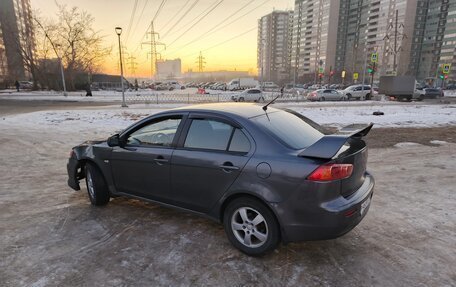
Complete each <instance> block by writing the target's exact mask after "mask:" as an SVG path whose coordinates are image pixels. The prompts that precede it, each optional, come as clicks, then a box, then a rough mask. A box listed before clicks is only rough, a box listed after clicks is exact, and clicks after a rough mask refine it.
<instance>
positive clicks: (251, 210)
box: [67, 103, 374, 256]
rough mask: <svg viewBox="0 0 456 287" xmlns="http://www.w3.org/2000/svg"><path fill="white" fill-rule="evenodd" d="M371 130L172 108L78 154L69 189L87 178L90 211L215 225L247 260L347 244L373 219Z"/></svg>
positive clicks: (214, 108)
mask: <svg viewBox="0 0 456 287" xmlns="http://www.w3.org/2000/svg"><path fill="white" fill-rule="evenodd" d="M371 127H372V124H370V125H352V126H348V127H346V128H343V129H341V130H340V131H339V132H337V133H335V134H326V133H325V132H324V130H323V129H322V128H321V127H320V126H319V125H318V124H316V123H315V122H313V121H311V120H310V119H308V118H306V117H304V116H302V115H301V114H298V113H295V112H293V111H289V110H279V109H275V108H272V107H268V105H266V106H263V107H261V106H260V105H255V104H245V103H244V104H235V103H231V104H208V105H198V106H191V107H185V108H180V109H174V110H169V111H166V112H162V113H159V114H155V115H152V116H149V117H147V118H145V119H143V120H140V121H139V122H137V123H135V124H133V125H132V126H130V127H128V128H126V129H125V130H124V131H122V132H121V133H120V134H116V135H113V136H111V137H110V138H109V139H108V140H101V141H91V142H85V143H83V144H81V145H78V146H76V147H74V148H73V149H72V151H71V155H70V158H69V161H68V164H67V170H68V177H69V178H68V185H69V186H70V187H71V188H73V189H75V190H79V189H80V185H79V181H80V180H81V179H84V178H85V181H86V186H87V191H88V196H89V199H90V201H91V203H92V204H93V205H105V204H107V203H108V202H109V201H110V198H111V197H114V196H126V197H130V198H136V199H141V200H146V201H151V202H155V203H159V204H162V205H165V206H168V207H173V208H178V209H181V210H185V211H189V212H194V213H196V214H199V215H202V216H205V217H208V218H210V219H213V220H216V221H218V222H221V223H222V224H223V225H224V228H225V231H226V234H227V236H228V239H229V240H230V242H231V243H232V244H233V245H234V246H235V247H237V248H238V249H240V250H241V251H242V252H244V253H246V254H248V255H253V256H255V255H262V254H265V253H266V252H269V251H271V250H273V249H275V248H276V246H277V245H278V244H279V243H280V242H284V243H287V242H293V241H302V240H318V239H331V238H336V237H339V236H342V235H344V234H345V233H347V232H349V231H350V230H351V229H353V228H354V227H355V226H356V225H357V224H358V223H359V222H360V221H361V220H362V219H363V217H364V216H366V213H367V211H368V209H369V205H370V201H371V198H372V194H373V188H374V179H373V177H372V176H371V175H370V174H369V173H368V172H367V171H366V163H367V146H366V143H365V142H364V141H363V140H362V139H361V138H362V137H363V136H365V135H366V134H367V133H368V132H369V130H370V129H371Z"/></svg>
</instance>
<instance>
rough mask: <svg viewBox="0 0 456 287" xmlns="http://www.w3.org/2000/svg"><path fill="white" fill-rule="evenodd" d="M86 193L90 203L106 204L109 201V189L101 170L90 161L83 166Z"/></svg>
mask: <svg viewBox="0 0 456 287" xmlns="http://www.w3.org/2000/svg"><path fill="white" fill-rule="evenodd" d="M85 178H86V186H87V193H88V195H89V199H90V203H92V205H106V204H107V203H108V202H109V199H110V196H109V190H108V186H107V184H106V181H105V179H104V177H103V175H102V174H101V171H100V170H99V169H98V167H96V166H95V165H94V164H92V163H87V164H86V167H85Z"/></svg>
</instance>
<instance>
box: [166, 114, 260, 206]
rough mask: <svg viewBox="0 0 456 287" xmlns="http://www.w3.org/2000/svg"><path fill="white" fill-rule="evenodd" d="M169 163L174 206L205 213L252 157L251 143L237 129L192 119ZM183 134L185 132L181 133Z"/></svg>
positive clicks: (211, 120) (225, 123)
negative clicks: (180, 144) (183, 138)
mask: <svg viewBox="0 0 456 287" xmlns="http://www.w3.org/2000/svg"><path fill="white" fill-rule="evenodd" d="M187 130H188V132H187V135H186V137H185V140H184V141H183V142H182V146H180V147H178V148H177V149H176V150H175V151H174V154H173V157H172V162H171V177H172V182H171V192H172V194H173V200H175V201H176V202H175V204H177V205H180V206H182V207H185V208H189V209H193V210H197V211H200V212H207V211H208V210H209V209H210V208H211V207H212V206H213V205H214V204H215V203H216V202H217V201H218V200H219V199H220V198H221V196H222V195H223V193H224V192H225V191H227V190H228V188H229V187H230V186H231V185H232V184H233V182H234V181H235V180H236V178H237V177H238V176H239V174H240V173H241V171H242V169H243V168H244V166H245V165H246V163H247V161H248V160H249V158H250V156H251V152H250V151H251V150H252V146H251V142H250V140H249V139H248V137H247V136H246V134H245V133H244V131H243V130H242V129H241V128H239V127H234V126H233V125H230V124H229V123H227V122H222V121H219V120H217V119H211V118H193V119H191V120H190V123H189V126H188V128H187ZM184 133H185V131H184Z"/></svg>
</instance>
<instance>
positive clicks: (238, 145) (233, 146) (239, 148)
mask: <svg viewBox="0 0 456 287" xmlns="http://www.w3.org/2000/svg"><path fill="white" fill-rule="evenodd" d="M228 150H229V151H233V152H249V150H250V142H249V140H248V139H247V137H246V136H245V134H244V133H243V132H242V131H241V130H240V129H235V130H234V134H233V138H232V139H231V143H230V147H229V149H228Z"/></svg>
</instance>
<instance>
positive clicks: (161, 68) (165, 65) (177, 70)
mask: <svg viewBox="0 0 456 287" xmlns="http://www.w3.org/2000/svg"><path fill="white" fill-rule="evenodd" d="M181 76H182V63H181V59H174V60H158V61H157V73H156V75H155V77H156V80H168V79H176V78H180V77H181Z"/></svg>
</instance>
